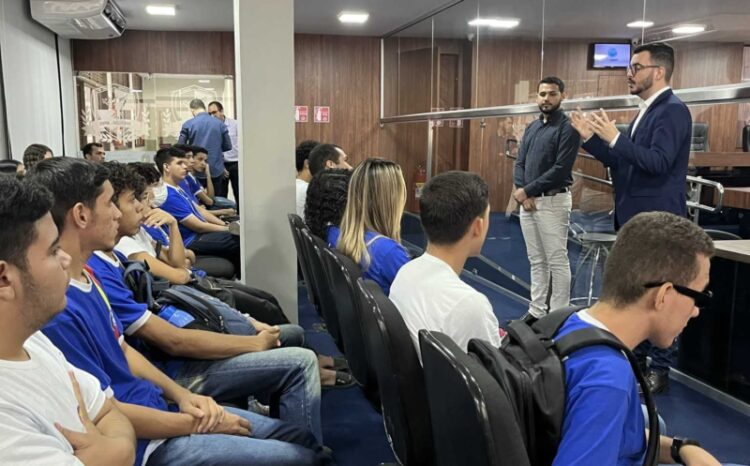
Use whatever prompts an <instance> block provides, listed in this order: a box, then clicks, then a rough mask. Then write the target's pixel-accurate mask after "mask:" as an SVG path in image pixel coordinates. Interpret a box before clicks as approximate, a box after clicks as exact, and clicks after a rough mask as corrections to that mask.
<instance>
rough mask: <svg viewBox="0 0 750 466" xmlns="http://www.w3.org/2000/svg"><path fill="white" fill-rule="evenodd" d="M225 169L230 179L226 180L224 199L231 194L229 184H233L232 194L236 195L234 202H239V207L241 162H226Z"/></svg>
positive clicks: (238, 203)
mask: <svg viewBox="0 0 750 466" xmlns="http://www.w3.org/2000/svg"><path fill="white" fill-rule="evenodd" d="M224 168H226V169H227V171H228V172H229V179H228V180H227V179H226V178H225V179H224V197H226V195H227V194H228V193H229V186H228V184H229V183H230V182H231V183H232V192H233V193H234V200H235V202H237V207H239V205H240V173H239V170H240V167H239V162H224Z"/></svg>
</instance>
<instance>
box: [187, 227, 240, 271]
mask: <svg viewBox="0 0 750 466" xmlns="http://www.w3.org/2000/svg"><path fill="white" fill-rule="evenodd" d="M188 247H189V248H190V249H191V250H193V252H195V254H196V255H198V256H217V257H223V258H224V259H227V260H228V261H230V262H231V263H232V265H233V266H234V271H235V273H237V276H239V275H240V237H239V236H234V235H233V234H231V233H229V232H228V231H216V232H211V233H200V234H199V235H198V236H196V238H195V239H194V240H193V241H192V242H191V243H190V245H189V246H188Z"/></svg>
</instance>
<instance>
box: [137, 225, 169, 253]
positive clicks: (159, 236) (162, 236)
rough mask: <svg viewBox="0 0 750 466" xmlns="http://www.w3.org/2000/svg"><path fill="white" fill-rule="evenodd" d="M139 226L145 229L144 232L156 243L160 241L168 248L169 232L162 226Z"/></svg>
mask: <svg viewBox="0 0 750 466" xmlns="http://www.w3.org/2000/svg"><path fill="white" fill-rule="evenodd" d="M141 228H143V229H144V230H146V233H148V235H149V236H150V237H151V239H153V240H154V241H156V242H157V243H161V245H162V247H165V248H168V247H169V233H167V232H166V231H164V228H163V227H156V226H154V227H150V226H146V225H141Z"/></svg>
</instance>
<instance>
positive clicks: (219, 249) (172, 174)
mask: <svg viewBox="0 0 750 466" xmlns="http://www.w3.org/2000/svg"><path fill="white" fill-rule="evenodd" d="M154 162H155V163H156V167H157V168H158V169H159V170H160V171H161V174H162V178H163V180H164V184H165V185H166V188H167V198H166V200H165V201H164V203H163V204H162V205H161V208H162V209H163V210H165V211H167V212H169V213H170V214H172V216H174V217H175V218H176V219H177V221H179V222H180V233H182V239H183V241H184V244H185V246H186V247H189V248H190V249H192V250H193V251H195V253H196V254H197V255H199V256H200V255H210V256H218V257H223V258H225V259H227V260H229V261H231V262H232V265H234V268H235V271H236V272H239V270H240V239H239V237H238V236H236V235H233V234H232V233H230V232H229V226H228V224H227V223H225V222H224V221H223V220H220V219H219V218H217V217H216V216H214V215H213V214H211V213H210V212H208V211H207V210H205V209H203V208H202V207H199V206H198V205H197V204H196V203H195V201H194V200H193V198H192V196H191V195H190V194H188V193H187V192H185V190H184V189H182V188H181V187H180V183H181V182H182V181H183V180H184V179H185V177H186V176H187V163H186V160H185V153H184V152H183V151H181V150H179V149H175V148H173V147H170V148H167V149H160V150H159V151H158V152H157V153H156V155H155V156H154Z"/></svg>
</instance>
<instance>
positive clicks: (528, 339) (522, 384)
mask: <svg viewBox="0 0 750 466" xmlns="http://www.w3.org/2000/svg"><path fill="white" fill-rule="evenodd" d="M580 309H583V308H582V307H569V308H565V309H561V310H558V311H554V312H552V313H550V314H548V315H546V316H544V317H542V318H541V319H539V320H536V321H535V322H527V321H523V320H516V321H512V322H511V323H510V324H509V325H508V328H507V330H508V336H507V337H506V338H505V339H504V340H503V343H502V345H501V346H500V348H495V347H494V346H492V345H491V344H490V343H488V342H486V341H483V340H478V339H474V340H471V341H470V342H469V347H468V350H469V354H470V355H471V356H473V357H475V358H476V359H477V360H478V361H479V363H480V364H482V365H483V366H484V367H485V369H487V370H488V371H489V373H490V374H492V376H493V377H494V378H495V380H497V381H498V383H499V384H500V387H501V388H502V390H503V392H504V393H505V395H506V396H507V398H508V400H509V401H510V404H511V406H513V407H514V412H513V415H514V416H515V419H516V422H517V424H518V426H519V429H520V431H521V434H522V436H523V438H524V443H525V447H526V451H527V454H528V457H529V463H530V464H531V465H532V466H537V465H538V466H541V465H549V464H552V462H553V460H554V458H555V455H556V454H557V448H558V446H559V444H560V440H561V437H562V425H563V415H564V413H565V393H566V391H565V368H564V367H563V360H564V359H565V358H566V357H567V356H569V355H570V354H572V353H574V352H575V351H577V350H579V349H582V348H585V347H588V346H594V345H605V346H609V347H611V348H614V349H616V350H619V351H622V352H623V354H625V356H626V357H627V359H628V361H629V362H630V365H631V366H632V368H633V372H634V374H635V376H636V380H637V381H638V383H639V385H640V386H641V389H642V391H643V394H644V401H645V404H646V409H647V411H648V417H649V419H648V428H649V432H650V435H649V439H648V449H647V451H646V455H645V457H644V458H645V459H644V463H643V464H644V465H646V466H652V465H655V464H656V460H657V455H658V446H659V421H658V417H657V414H656V406H655V404H654V399H653V395H652V394H651V392H650V391H649V389H648V385H647V384H646V381H645V380H644V378H643V375H642V374H641V372H640V370H639V369H638V363H637V361H636V358H635V356H634V355H633V353H632V352H631V351H630V349H628V348H627V347H626V346H625V345H624V344H623V343H622V342H621V341H620V340H618V339H617V337H615V336H614V335H612V334H611V333H610V332H607V331H606V330H602V329H600V328H595V327H591V328H586V329H581V330H577V331H574V332H570V333H569V334H566V335H565V336H564V337H562V338H560V339H559V340H554V339H553V336H554V335H555V334H557V332H558V330H559V329H560V327H562V325H563V323H565V321H566V320H567V319H568V317H570V316H571V315H572V314H573V313H575V312H577V311H578V310H580Z"/></svg>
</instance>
